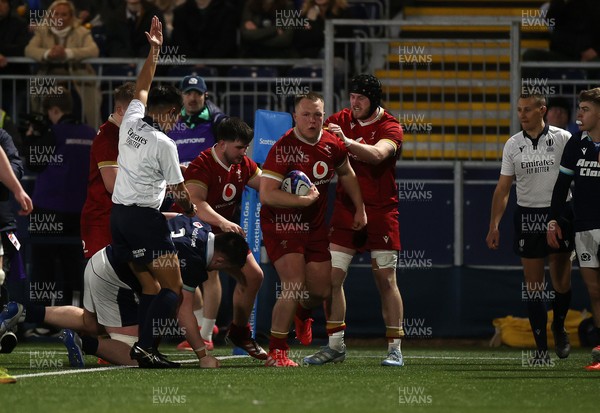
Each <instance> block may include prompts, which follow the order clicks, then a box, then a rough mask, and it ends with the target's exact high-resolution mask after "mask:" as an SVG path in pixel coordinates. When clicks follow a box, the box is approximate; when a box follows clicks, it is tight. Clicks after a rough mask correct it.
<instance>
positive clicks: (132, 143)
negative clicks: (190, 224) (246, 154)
mask: <svg viewBox="0 0 600 413" xmlns="http://www.w3.org/2000/svg"><path fill="white" fill-rule="evenodd" d="M146 37H147V38H148V42H149V43H150V46H151V48H150V53H149V54H148V58H147V59H146V61H145V63H144V66H143V67H142V70H141V71H140V74H139V75H138V79H137V82H136V89H135V94H134V99H133V100H132V101H131V103H130V104H129V107H128V108H127V111H126V112H125V115H124V116H123V121H122V123H121V126H120V129H119V157H118V159H117V162H118V165H119V173H118V174H117V179H116V181H115V187H114V191H113V196H112V201H113V204H114V205H113V208H112V211H111V232H112V238H113V244H112V245H113V249H114V254H115V256H117V257H118V258H119V259H123V260H125V261H127V262H129V265H130V267H131V269H132V270H133V272H134V273H135V275H136V277H137V278H138V280H139V281H140V283H141V284H142V288H143V289H142V295H141V297H140V303H139V304H140V305H139V326H140V331H139V341H138V342H137V343H135V344H134V345H133V347H132V349H131V353H130V355H131V358H132V359H135V360H137V361H138V364H139V366H140V367H143V368H172V367H179V365H178V364H177V363H172V362H169V361H168V360H166V359H165V358H164V357H163V356H162V355H161V354H160V353H159V352H158V341H159V340H158V339H159V337H154V335H153V330H155V327H157V326H159V327H167V326H170V325H172V326H174V327H176V322H175V314H176V309H177V304H178V301H179V298H180V296H181V287H182V281H181V273H180V269H179V260H178V258H177V253H176V250H175V246H174V245H173V242H172V241H171V236H170V232H169V229H168V226H167V222H166V219H165V217H164V216H163V215H162V214H161V213H160V212H159V207H160V205H161V203H162V200H163V198H164V196H165V193H166V190H167V188H168V189H169V190H170V191H171V192H172V193H173V194H174V197H175V202H176V203H177V204H178V205H179V206H180V207H181V208H182V209H183V211H185V214H186V215H188V216H190V217H192V216H195V215H196V206H195V205H194V204H193V203H192V201H191V200H190V196H189V193H188V191H187V189H186V187H185V185H184V183H183V176H182V174H181V170H180V168H179V157H178V155H177V147H176V145H175V143H174V142H173V141H172V140H171V139H170V138H168V137H167V135H166V134H165V133H167V132H168V131H169V130H171V129H172V127H173V125H174V124H175V122H176V121H177V117H178V116H179V112H180V110H181V106H182V98H181V93H180V92H179V90H178V89H176V88H175V87H172V86H159V87H155V88H153V89H152V90H150V92H148V90H149V89H150V85H151V83H152V79H153V77H154V72H155V70H156V63H157V60H158V56H159V53H160V47H161V45H162V41H163V36H162V25H161V23H160V21H159V20H158V18H157V17H156V16H155V17H153V18H152V24H151V28H150V33H148V32H146ZM146 103H147V106H148V110H147V116H144V115H145V111H146V107H145V106H146ZM157 283H158V284H157ZM158 285H160V291H158V290H159V286H158ZM157 293H158V294H157Z"/></svg>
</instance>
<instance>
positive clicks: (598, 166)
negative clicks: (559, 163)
mask: <svg viewBox="0 0 600 413" xmlns="http://www.w3.org/2000/svg"><path fill="white" fill-rule="evenodd" d="M576 166H579V167H580V169H579V175H580V176H593V177H599V176H600V163H598V161H586V160H585V159H579V160H578V161H577V164H576Z"/></svg>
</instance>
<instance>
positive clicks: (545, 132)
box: [523, 123, 550, 141]
mask: <svg viewBox="0 0 600 413" xmlns="http://www.w3.org/2000/svg"><path fill="white" fill-rule="evenodd" d="M548 130H550V124H549V123H546V125H544V129H542V131H541V132H540V134H539V135H538V136H537V137H536V138H532V137H531V136H529V134H528V133H527V132H526V131H525V129H523V136H524V137H526V138H529V139H531V141H537V140H538V139H539V138H541V137H542V136H544V135H547V134H548Z"/></svg>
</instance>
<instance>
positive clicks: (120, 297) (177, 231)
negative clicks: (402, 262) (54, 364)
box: [0, 215, 265, 368]
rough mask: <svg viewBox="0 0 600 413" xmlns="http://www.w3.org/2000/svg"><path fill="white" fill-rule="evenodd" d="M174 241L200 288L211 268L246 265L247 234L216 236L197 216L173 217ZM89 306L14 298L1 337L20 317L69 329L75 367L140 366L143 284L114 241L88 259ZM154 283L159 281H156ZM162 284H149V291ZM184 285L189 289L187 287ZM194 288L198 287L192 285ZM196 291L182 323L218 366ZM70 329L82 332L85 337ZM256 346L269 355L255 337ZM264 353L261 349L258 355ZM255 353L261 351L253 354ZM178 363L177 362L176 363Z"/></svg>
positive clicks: (206, 360) (233, 269)
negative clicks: (198, 316) (136, 347)
mask: <svg viewBox="0 0 600 413" xmlns="http://www.w3.org/2000/svg"><path fill="white" fill-rule="evenodd" d="M169 227H170V229H171V232H172V234H173V242H174V244H175V247H176V248H177V251H178V254H179V256H180V257H181V266H182V274H183V280H184V285H186V286H190V284H192V285H193V287H195V285H198V284H199V283H201V282H202V281H203V280H205V279H206V276H207V271H210V270H223V271H227V272H230V273H234V274H236V273H237V272H240V271H241V268H242V267H243V266H244V265H245V263H246V255H247V251H248V244H247V243H246V241H245V240H244V238H243V237H242V236H240V235H239V234H234V233H224V234H219V235H216V236H215V235H214V234H212V233H211V232H210V226H208V225H207V224H205V223H202V222H201V221H200V220H198V219H197V218H188V217H185V216H183V215H178V216H177V217H175V218H173V219H171V220H170V221H169ZM84 280H85V292H84V301H83V303H84V307H85V309H80V308H78V307H72V306H65V307H42V306H26V307H24V306H23V305H21V304H18V303H15V302H11V303H9V304H8V305H7V306H6V308H5V309H4V311H3V312H2V313H0V335H1V334H4V333H5V332H6V331H8V330H11V329H13V328H14V327H15V326H16V324H17V323H18V322H20V321H27V322H46V323H48V324H52V325H55V326H58V327H62V328H66V329H67V330H64V331H63V334H62V340H63V342H64V343H65V345H66V346H67V350H68V353H69V361H70V364H71V366H75V367H83V365H84V364H83V357H82V356H83V354H94V355H97V356H99V357H102V358H103V359H105V360H107V361H109V362H111V363H113V364H124V365H135V364H137V363H136V362H135V361H134V360H132V359H131V358H130V356H129V350H130V348H131V345H132V343H133V342H135V341H136V340H137V333H138V325H137V321H138V314H137V313H138V305H137V303H136V301H135V293H137V294H140V292H141V290H142V288H141V287H142V286H141V285H140V283H139V282H138V281H137V278H136V277H135V276H134V275H133V273H132V272H131V270H130V269H129V267H128V265H127V263H126V262H117V261H116V260H115V257H114V254H113V252H112V247H111V246H110V245H109V246H107V247H106V248H103V249H102V250H100V251H99V252H97V253H96V254H95V255H94V256H93V257H92V258H91V259H90V261H89V262H88V265H87V267H86V270H85V275H84ZM152 282H154V281H152ZM152 288H154V289H155V291H156V292H158V290H159V286H158V285H156V286H149V285H146V286H144V291H149V289H152ZM184 288H185V287H184ZM192 290H193V288H192ZM192 299H193V293H191V292H188V291H187V290H186V291H185V292H184V294H183V303H182V304H181V306H180V309H179V314H178V317H179V323H180V326H181V328H182V329H184V330H185V333H186V339H187V340H188V341H189V342H190V344H192V345H193V346H195V347H194V349H195V352H196V354H197V356H198V359H199V361H200V367H204V368H211V367H218V366H219V362H218V360H217V359H216V358H214V357H212V356H210V355H208V354H207V351H206V348H205V346H204V344H203V341H202V338H201V337H200V333H199V332H198V329H197V328H195V326H196V321H195V317H194V314H193V311H192ZM71 330H76V331H78V332H80V333H81V334H82V335H81V337H80V336H79V335H78V334H76V333H74V332H73V331H71ZM105 333H108V334H109V335H110V336H111V339H107V340H98V339H97V338H96V337H97V336H98V335H100V334H105ZM247 340H249V341H252V342H253V344H254V345H255V346H256V348H258V349H259V350H261V351H262V354H265V352H264V350H262V349H261V348H260V346H258V345H257V344H256V342H254V340H252V339H251V338H248V339H247ZM260 353H261V352H260V351H258V350H257V354H260ZM251 355H253V356H255V357H256V354H251ZM172 364H173V367H178V366H179V365H178V364H177V363H172Z"/></svg>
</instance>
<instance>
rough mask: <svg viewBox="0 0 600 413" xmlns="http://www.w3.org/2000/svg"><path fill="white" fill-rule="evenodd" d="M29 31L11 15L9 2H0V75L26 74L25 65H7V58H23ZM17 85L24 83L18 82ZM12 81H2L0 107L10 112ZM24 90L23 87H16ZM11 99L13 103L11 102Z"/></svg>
mask: <svg viewBox="0 0 600 413" xmlns="http://www.w3.org/2000/svg"><path fill="white" fill-rule="evenodd" d="M30 37H31V36H30V35H29V31H28V30H27V23H26V22H25V21H24V20H23V19H21V18H20V17H18V16H16V15H14V14H12V10H11V7H10V1H9V0H0V75H10V74H16V73H21V74H23V73H27V72H28V71H29V67H28V65H26V64H14V63H12V64H9V63H8V61H7V59H6V58H7V57H11V56H23V54H24V52H25V46H27V43H28V42H29V38H30ZM19 83H24V82H23V81H20V82H19ZM12 86H13V80H10V79H5V80H2V96H1V97H0V98H1V101H0V107H2V108H4V109H6V110H7V111H9V112H10V111H11V110H12V108H13V105H14V104H16V98H17V96H13V87H12ZM16 89H17V90H24V86H21V87H17V88H16ZM13 99H14V100H15V102H13Z"/></svg>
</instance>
